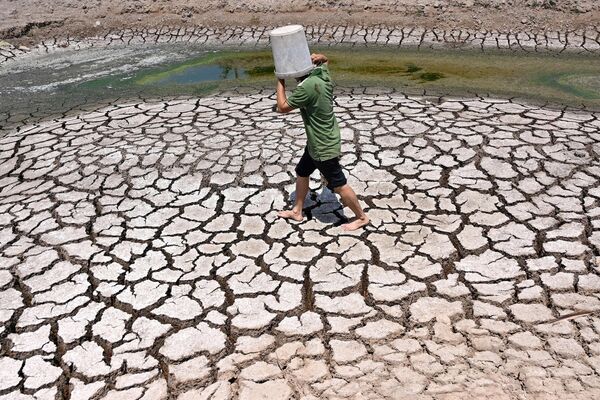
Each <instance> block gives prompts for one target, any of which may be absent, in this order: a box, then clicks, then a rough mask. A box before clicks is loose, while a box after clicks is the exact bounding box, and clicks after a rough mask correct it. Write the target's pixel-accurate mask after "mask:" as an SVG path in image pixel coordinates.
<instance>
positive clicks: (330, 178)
mask: <svg viewBox="0 0 600 400" xmlns="http://www.w3.org/2000/svg"><path fill="white" fill-rule="evenodd" d="M315 169H318V170H319V171H320V172H321V174H323V176H324V177H325V179H326V180H327V188H328V189H329V190H331V191H333V189H335V188H337V187H340V186H344V185H345V184H346V182H347V181H346V176H345V175H344V171H342V166H341V165H340V158H339V157H335V158H331V159H329V160H324V161H317V160H313V158H312V157H311V156H310V154H308V149H306V148H305V149H304V154H302V158H301V159H300V162H299V163H298V165H297V166H296V175H298V176H300V177H303V178H306V177H309V176H310V174H312V173H313V172H314V171H315Z"/></svg>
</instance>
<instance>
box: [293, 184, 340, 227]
mask: <svg viewBox="0 0 600 400" xmlns="http://www.w3.org/2000/svg"><path fill="white" fill-rule="evenodd" d="M290 201H291V202H292V204H294V203H295V201H296V192H295V191H294V192H292V194H291V195H290ZM302 211H303V212H304V214H305V215H306V217H307V219H309V220H311V219H313V218H315V219H316V220H318V221H320V222H323V223H326V224H333V225H334V226H339V225H341V224H345V223H347V222H348V218H347V217H346V216H345V215H344V206H343V205H342V203H340V201H339V200H338V198H337V196H336V195H335V193H333V192H332V191H331V190H329V189H328V188H327V187H325V186H323V187H322V189H321V193H318V192H317V191H314V190H309V192H308V194H307V195H306V199H305V200H304V209H303V210H302Z"/></svg>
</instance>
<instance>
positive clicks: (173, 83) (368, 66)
mask: <svg viewBox="0 0 600 400" xmlns="http://www.w3.org/2000/svg"><path fill="white" fill-rule="evenodd" d="M312 50H313V51H314V52H323V53H325V54H327V56H328V57H329V60H330V62H329V68H330V70H331V72H332V77H333V79H334V81H335V82H336V83H337V84H338V85H340V86H345V87H357V86H363V87H364V86H372V87H391V88H397V89H399V90H405V91H407V92H410V91H411V90H415V91H422V90H423V89H426V90H427V91H428V93H432V94H434V93H437V94H445V95H473V94H475V93H477V94H485V95H491V96H500V97H513V96H518V97H522V98H528V99H532V100H542V101H551V102H556V103H561V104H567V105H577V106H579V105H582V104H584V105H586V106H590V107H596V108H600V88H599V86H600V83H599V82H600V59H599V58H598V57H591V56H583V55H572V54H561V55H559V56H556V55H530V54H520V55H515V54H508V53H501V52H487V53H481V52H474V51H473V52H468V51H456V50H454V51H452V50H440V51H433V50H405V49H393V50H391V49H356V48H352V49H345V48H327V49H317V48H315V49H312ZM211 68H212V69H211ZM207 71H210V73H206V72H207ZM232 71H233V72H232ZM118 78H119V77H111V78H107V79H106V80H105V81H103V82H102V84H110V85H111V86H112V87H115V86H121V87H130V88H131V87H134V88H136V89H137V90H141V91H143V92H149V93H155V92H157V91H160V92H161V93H164V92H169V90H171V91H172V94H174V95H177V94H185V93H193V92H194V91H195V90H197V89H196V88H197V87H206V85H207V82H211V87H212V86H214V87H216V89H215V90H219V89H228V88H232V87H243V86H251V87H256V86H260V87H272V88H274V86H275V81H276V79H275V75H274V66H273V60H272V55H271V52H270V50H260V51H239V52H236V51H215V52H210V53H207V54H206V53H205V54H204V55H202V56H200V57H196V58H193V59H190V60H188V61H186V62H184V63H177V64H172V65H165V66H163V67H160V68H152V69H148V70H146V71H143V72H142V73H138V74H136V75H134V76H132V77H131V79H127V80H125V81H123V80H119V79H118ZM188 78H189V79H188ZM290 81H292V82H293V80H290ZM292 86H293V84H292V85H290V88H291V87H292Z"/></svg>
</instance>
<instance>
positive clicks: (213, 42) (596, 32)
mask: <svg viewBox="0 0 600 400" xmlns="http://www.w3.org/2000/svg"><path fill="white" fill-rule="evenodd" d="M271 29H273V26H257V27H239V26H238V27H235V26H234V27H207V26H195V27H184V28H182V27H162V28H142V29H124V30H118V31H108V32H104V33H102V34H98V35H96V36H90V37H86V38H82V39H78V38H73V37H70V38H69V37H67V38H49V39H45V40H42V41H41V42H39V43H38V44H37V45H35V46H33V47H26V46H18V45H17V44H16V42H15V43H14V44H11V43H10V42H6V41H0V66H1V65H2V64H4V63H6V62H10V61H11V60H13V59H17V58H21V57H24V56H27V55H31V54H33V55H35V54H40V53H50V52H55V51H61V50H65V49H75V50H77V49H84V48H90V47H106V46H115V45H117V46H128V45H132V44H147V43H153V44H155V43H191V44H196V45H205V46H207V47H229V46H234V47H235V46H244V47H252V48H260V47H267V46H268V44H269V35H268V34H269V31H270V30H271ZM306 33H307V38H308V40H309V42H310V44H311V45H318V46H356V47H369V46H375V47H385V48H416V49H456V50H480V51H482V52H487V51H500V52H517V53H520V52H523V53H557V54H558V53H563V52H572V53H578V54H590V55H598V54H600V28H599V27H594V26H590V27H587V28H585V29H579V30H570V31H565V32H560V31H534V30H531V31H528V30H519V31H514V30H509V31H500V30H491V31H488V30H477V29H471V30H469V29H448V30H444V29H436V28H433V29H427V28H414V27H399V26H397V27H384V26H378V27H369V26H327V25H320V26H310V25H309V26H306Z"/></svg>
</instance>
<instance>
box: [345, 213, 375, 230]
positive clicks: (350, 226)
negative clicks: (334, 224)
mask: <svg viewBox="0 0 600 400" xmlns="http://www.w3.org/2000/svg"><path fill="white" fill-rule="evenodd" d="M368 223H369V218H368V217H367V216H366V215H365V216H364V217H362V218H356V219H355V220H354V221H352V222H349V223H347V224H344V225H342V229H343V230H345V231H355V230H357V229H359V228H361V227H363V226H365V225H367V224H368Z"/></svg>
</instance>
